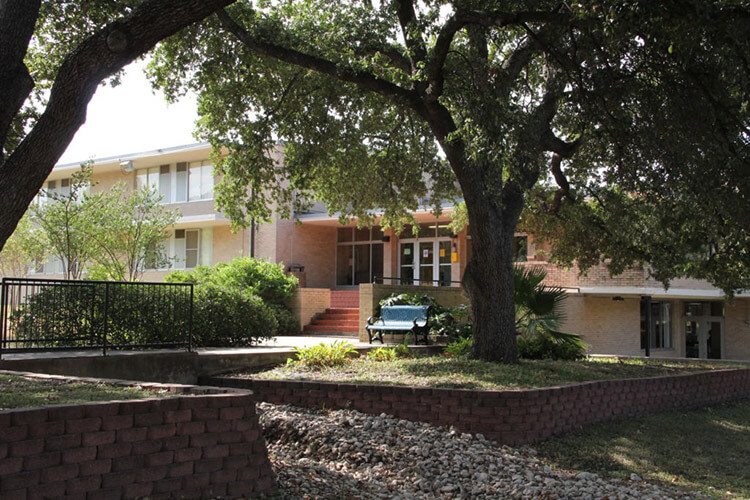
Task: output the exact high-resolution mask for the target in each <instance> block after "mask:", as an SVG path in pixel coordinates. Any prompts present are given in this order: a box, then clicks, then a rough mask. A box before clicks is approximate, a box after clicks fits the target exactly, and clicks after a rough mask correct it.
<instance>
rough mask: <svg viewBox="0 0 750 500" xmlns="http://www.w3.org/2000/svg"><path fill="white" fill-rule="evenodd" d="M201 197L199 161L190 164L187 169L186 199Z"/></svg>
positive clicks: (192, 199) (193, 199) (194, 199)
mask: <svg viewBox="0 0 750 500" xmlns="http://www.w3.org/2000/svg"><path fill="white" fill-rule="evenodd" d="M200 199H201V166H200V162H194V163H191V164H190V168H189V169H188V200H190V201H196V200H200Z"/></svg>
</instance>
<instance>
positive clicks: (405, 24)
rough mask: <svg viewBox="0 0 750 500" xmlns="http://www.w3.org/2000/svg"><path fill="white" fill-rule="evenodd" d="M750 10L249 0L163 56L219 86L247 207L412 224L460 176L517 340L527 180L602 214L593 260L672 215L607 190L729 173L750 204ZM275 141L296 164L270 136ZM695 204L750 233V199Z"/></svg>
mask: <svg viewBox="0 0 750 500" xmlns="http://www.w3.org/2000/svg"><path fill="white" fill-rule="evenodd" d="M747 28H748V13H747V9H746V7H745V6H744V4H741V3H740V2H730V1H726V2H721V1H715V2H703V1H700V2H699V1H693V2H690V1H687V2H686V1H680V2H678V1H668V2H651V1H637V0H632V1H606V0H605V1H597V2H557V1H544V0H542V1H512V2H508V1H503V2H500V1H491V0H490V1H471V0H456V1H453V2H449V1H432V0H424V1H419V2H415V1H413V0H393V1H383V2H354V1H350V2H328V1H323V0H287V1H283V2H260V1H258V2H252V1H250V0H246V1H243V2H238V3H237V4H235V5H234V6H232V7H231V8H228V9H227V10H225V11H222V12H221V13H219V15H218V19H215V18H212V19H211V20H210V21H209V22H207V23H203V24H201V25H200V26H193V27H190V28H188V29H187V30H184V31H183V32H182V33H180V34H179V35H178V36H175V37H173V38H171V39H170V40H169V41H168V43H166V44H164V45H163V46H162V48H161V49H160V50H159V52H158V54H157V59H156V64H155V65H154V66H153V68H152V71H153V76H154V78H155V81H156V83H157V84H158V85H160V86H161V87H163V88H164V89H165V90H166V92H167V95H168V96H169V97H170V98H177V97H178V96H179V95H180V93H181V92H183V91H184V90H185V89H186V88H191V89H193V90H196V91H198V92H200V93H201V97H200V113H201V123H200V127H199V128H200V130H199V132H200V134H201V135H202V136H203V137H204V138H206V139H208V140H210V141H211V142H212V144H213V145H214V146H215V148H216V150H217V151H218V150H219V148H225V149H224V150H226V151H229V155H228V156H226V157H224V158H222V159H220V161H219V162H218V163H217V168H218V169H219V171H220V173H221V174H223V176H224V181H223V183H222V185H221V186H219V188H218V189H217V192H218V197H217V199H218V201H219V203H220V204H221V205H222V207H223V208H224V209H225V210H226V211H227V212H228V213H230V215H231V216H232V218H233V220H234V221H235V222H236V223H238V224H243V223H247V222H248V220H249V218H250V217H252V216H258V215H261V216H263V215H267V214H268V211H267V210H268V208H267V207H268V206H269V205H270V202H273V201H275V202H279V203H280V204H281V205H284V204H286V203H288V202H291V201H299V200H304V199H307V198H310V197H312V196H315V197H318V198H322V199H323V200H325V201H327V202H328V203H329V209H331V210H332V211H333V212H339V213H341V214H343V215H352V216H356V217H359V218H361V219H364V220H367V219H368V217H370V214H371V212H370V211H371V210H373V209H375V208H377V207H382V208H384V209H385V210H386V212H385V216H384V220H385V222H386V223H393V222H394V221H397V220H398V219H399V218H400V217H403V216H404V215H405V214H406V213H407V212H408V210H409V209H414V208H416V206H417V205H418V204H419V203H420V201H422V200H423V199H424V198H428V197H429V198H431V199H432V200H433V201H435V200H439V199H441V198H444V197H450V196H451V194H452V191H453V188H454V182H455V183H457V185H458V187H459V188H460V192H461V194H462V195H463V198H464V199H465V203H466V209H467V212H468V216H469V219H470V221H471V226H472V237H473V249H474V254H473V256H472V260H471V262H470V263H469V265H468V267H467V269H466V273H465V276H464V285H465V288H466V290H467V292H468V293H469V295H470V297H471V302H472V308H473V314H474V325H475V327H474V347H473V349H474V351H473V356H474V357H476V358H482V359H490V360H502V361H513V360H515V359H516V357H517V348H516V340H515V337H516V331H515V324H514V314H515V310H514V305H513V290H512V287H513V281H512V276H513V274H512V265H513V264H512V252H511V242H512V238H513V234H514V232H515V231H516V227H517V223H518V220H519V216H520V215H521V212H522V209H523V208H524V204H525V202H526V201H530V200H533V201H534V203H533V204H532V205H533V207H534V208H535V209H536V211H537V213H541V212H544V214H545V216H546V217H551V218H552V219H551V220H563V221H564V220H565V219H559V218H560V217H564V216H565V217H569V218H570V220H571V221H575V224H578V227H597V228H598V231H599V233H596V234H597V235H598V236H599V237H598V238H592V240H591V241H590V242H587V241H585V240H584V239H583V237H584V236H579V237H578V243H579V244H578V247H577V248H574V247H573V245H568V248H572V250H571V251H570V252H569V253H568V257H570V256H572V257H571V258H575V256H576V252H577V251H578V253H580V254H583V253H584V252H580V250H581V249H586V248H587V247H586V245H587V244H590V245H591V247H592V249H591V250H590V252H589V254H587V256H588V258H589V260H588V261H585V262H589V263H590V262H591V261H592V260H598V259H600V258H601V257H602V255H603V254H602V253H601V248H599V244H600V243H601V244H605V243H606V244H608V245H609V246H608V248H609V249H615V248H618V249H619V248H620V247H622V249H624V251H621V252H620V253H618V254H617V255H616V257H617V259H616V261H617V264H618V265H619V266H620V268H621V267H622V266H624V265H629V264H632V263H636V262H643V261H645V260H647V259H649V258H650V257H652V256H653V253H651V254H649V252H648V251H645V247H644V246H643V245H642V243H644V242H646V241H647V242H648V243H649V245H650V247H649V248H650V249H651V251H653V249H654V248H655V246H656V245H658V242H659V241H670V236H673V234H670V231H667V230H666V229H667V228H658V227H657V228H653V227H651V228H647V227H643V226H640V229H642V230H648V235H649V236H648V237H643V238H635V235H634V230H633V229H632V228H627V230H626V231H623V232H622V236H621V237H619V236H618V235H619V232H618V231H619V230H620V229H622V228H618V227H617V225H616V224H617V222H616V221H617V218H616V217H615V218H613V219H607V218H606V217H604V216H602V215H601V214H602V212H601V211H602V210H607V209H609V208H614V207H619V208H621V209H622V210H620V212H621V213H624V212H626V211H627V212H628V213H631V214H636V215H632V217H634V218H637V217H639V216H640V217H649V216H650V215H649V210H653V209H654V208H655V207H656V208H659V209H660V210H661V212H662V213H663V214H665V215H666V214H668V213H669V210H670V209H669V208H668V207H669V203H671V204H673V205H678V206H680V207H682V213H683V214H684V213H685V212H686V211H689V207H690V204H694V203H696V202H699V201H700V199H701V197H700V196H698V195H692V194H691V195H687V194H686V193H688V192H691V193H692V192H695V190H696V189H698V190H700V189H701V184H702V182H703V180H705V179H710V180H713V179H714V178H717V179H720V180H719V181H717V182H711V184H710V185H711V186H712V187H715V188H716V190H717V191H716V192H715V193H712V196H714V197H716V196H719V197H721V196H723V195H726V196H729V197H731V202H732V206H733V207H734V209H735V210H736V209H739V208H740V207H742V206H743V200H744V197H745V196H747V189H746V188H747V185H746V184H747V179H746V177H747V176H746V174H744V178H743V172H744V173H746V172H747V166H748V154H747V151H748V147H747V142H748V133H747V131H748V126H747V124H748V119H747V116H748V110H747V107H748V93H747V90H748V74H750V72H749V71H748V56H747V54H748V40H750V37H748V36H747V33H748V31H747ZM277 140H283V141H284V144H285V151H286V157H285V161H284V164H283V166H281V167H280V166H278V165H275V164H274V163H273V162H271V161H270V160H269V159H268V158H267V156H266V154H265V153H266V151H267V150H268V149H269V148H270V147H271V146H272V145H273V144H274V142H275V141H277ZM249 185H250V186H253V187H255V188H256V189H252V190H248V186H249ZM261 187H263V188H264V189H260V188H261ZM532 192H533V193H534V196H533V197H529V193H532ZM605 194H606V195H607V196H604V195H605ZM605 198H606V199H605ZM646 199H648V201H649V203H642V202H641V200H646ZM592 200H599V201H598V204H595V205H596V206H595V210H594V212H592V208H591V207H592ZM613 200H614V201H613ZM662 203H667V205H662ZM744 206H747V205H746V203H745V205H744ZM575 207H579V208H578V209H577V210H578V211H576V208H575ZM581 207H583V208H581ZM662 207H663V208H662ZM706 207H707V208H706ZM438 208H439V207H438ZM694 208H695V213H696V214H698V215H699V216H700V217H706V218H707V220H704V221H701V222H699V223H695V224H693V225H692V228H693V229H696V228H700V227H704V226H705V225H706V224H707V223H708V224H710V223H711V221H714V220H721V221H722V222H724V223H726V224H727V225H728V226H731V230H728V231H726V233H727V234H729V237H730V238H731V237H734V240H733V241H731V244H732V245H733V247H734V248H735V249H737V247H738V246H741V245H737V244H738V243H742V242H744V240H742V238H741V237H740V236H742V231H743V230H746V229H747V225H746V218H744V217H743V218H737V217H735V218H732V215H731V214H730V213H728V212H727V211H726V210H724V209H723V208H722V203H721V200H720V199H716V198H714V199H712V200H710V201H709V202H708V203H707V204H705V206H704V205H703V204H701V205H700V206H698V207H694ZM630 210H632V212H630ZM715 210H721V214H719V215H718V216H717V215H716V214H715V213H714V211H715ZM616 212H617V210H616V211H615V213H616ZM623 220H629V219H623ZM664 220H665V219H664V218H663V217H656V218H653V219H652V221H653V222H657V221H658V222H660V223H664ZM608 221H609V222H608ZM561 224H564V222H563V223H561ZM571 224H574V223H573V222H571ZM573 227H576V226H573ZM636 227H639V226H636ZM581 234H582V235H585V236H588V235H589V234H593V233H591V232H589V233H585V232H584V233H581ZM602 235H609V240H607V238H605V237H604V236H602ZM743 237H744V238H747V233H746V232H745V233H744V236H743ZM573 238H575V236H573ZM649 238H650V239H649ZM677 238H680V236H678V237H677ZM691 238H693V239H696V240H697V239H700V236H698V235H697V234H693V235H691ZM605 240H606V241H605ZM618 243H619V245H618ZM639 247H640V248H639ZM742 251H743V252H745V256H746V251H745V250H742ZM610 253H612V252H610ZM683 255H685V256H690V255H695V253H694V252H692V253H691V252H684V253H683ZM605 256H606V255H605ZM664 260H667V259H664ZM735 262H736V259H735ZM656 264H657V265H658V264H659V262H657V263H656ZM614 269H615V270H617V269H618V266H615V268H614ZM660 269H661V270H664V271H665V274H664V275H661V277H662V278H665V277H666V275H667V274H670V273H672V274H674V273H676V272H680V269H682V270H684V269H685V267H684V266H683V267H681V268H680V267H679V266H674V265H673V266H671V267H670V266H668V265H665V266H661V267H660V268H659V269H657V271H659V270H660Z"/></svg>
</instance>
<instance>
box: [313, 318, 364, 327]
mask: <svg viewBox="0 0 750 500" xmlns="http://www.w3.org/2000/svg"><path fill="white" fill-rule="evenodd" d="M310 324H311V325H342V326H357V325H358V324H359V320H358V319H356V318H355V319H341V318H316V319H314V320H312V321H311V322H310Z"/></svg>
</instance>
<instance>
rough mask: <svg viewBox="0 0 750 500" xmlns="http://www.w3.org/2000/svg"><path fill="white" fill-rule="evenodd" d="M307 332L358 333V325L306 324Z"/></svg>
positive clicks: (305, 329)
mask: <svg viewBox="0 0 750 500" xmlns="http://www.w3.org/2000/svg"><path fill="white" fill-rule="evenodd" d="M304 331H305V332H341V333H358V332H359V327H357V326H342V325H305V328H304Z"/></svg>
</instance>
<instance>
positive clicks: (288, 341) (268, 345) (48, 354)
mask: <svg viewBox="0 0 750 500" xmlns="http://www.w3.org/2000/svg"><path fill="white" fill-rule="evenodd" d="M337 341H339V342H347V343H349V344H352V345H353V346H354V347H355V348H367V347H371V346H370V344H368V343H367V342H360V341H359V339H357V338H351V337H327V336H317V335H308V336H301V335H300V336H280V337H274V338H272V339H269V340H264V341H262V342H260V343H259V344H258V345H255V346H252V347H198V348H196V349H194V350H193V352H195V353H196V354H198V355H199V356H201V355H203V356H205V355H232V354H263V353H271V352H287V351H293V350H294V349H295V348H296V347H310V346H313V345H318V344H321V343H322V344H329V345H330V344H333V343H334V342H337ZM378 345H379V344H378ZM183 352H185V349H143V350H133V351H130V350H108V351H107V356H136V355H142V354H170V353H183ZM101 355H102V351H101V350H100V349H87V350H80V351H76V350H59V351H39V352H23V353H7V352H3V353H2V360H8V361H10V360H16V359H41V358H71V357H97V356H101Z"/></svg>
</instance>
